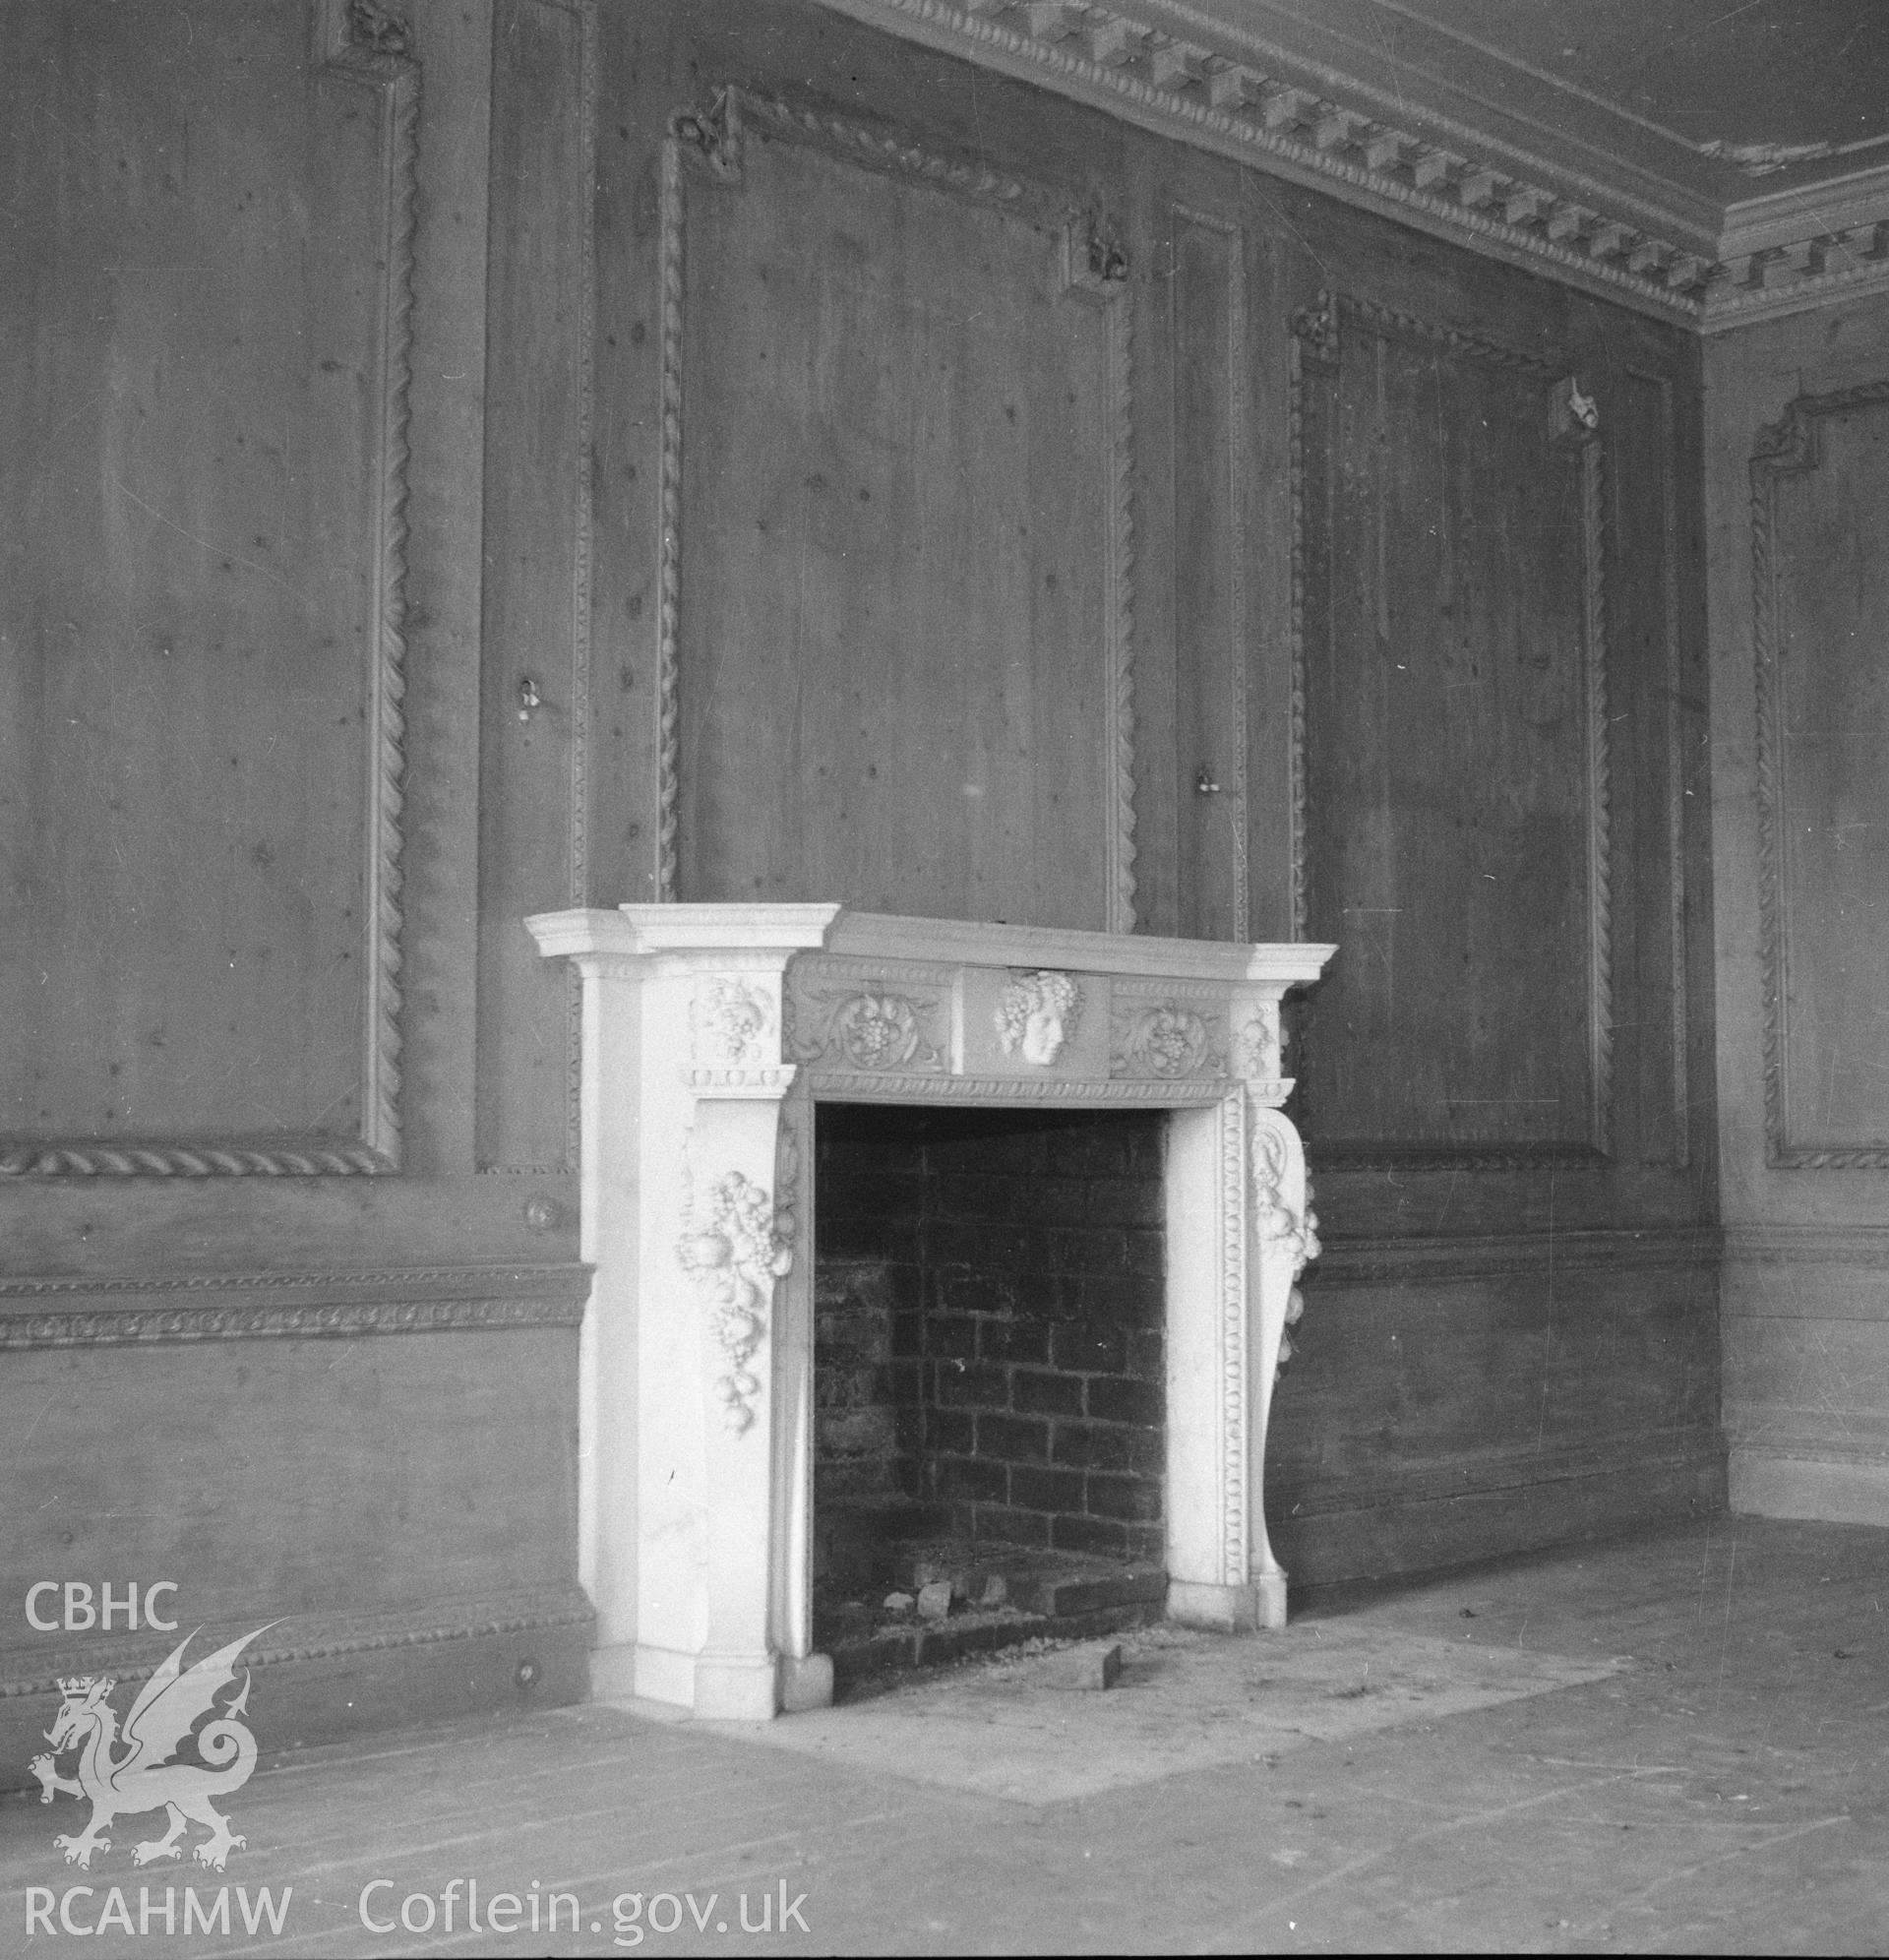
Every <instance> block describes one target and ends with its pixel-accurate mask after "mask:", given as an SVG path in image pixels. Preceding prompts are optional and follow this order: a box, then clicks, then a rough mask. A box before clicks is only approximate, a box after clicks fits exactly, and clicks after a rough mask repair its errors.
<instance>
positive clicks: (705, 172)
mask: <svg viewBox="0 0 1889 1960" xmlns="http://www.w3.org/2000/svg"><path fill="white" fill-rule="evenodd" d="M751 131H752V132H753V133H755V134H756V135H759V136H762V137H763V138H768V139H772V140H775V141H782V142H792V143H799V144H803V145H805V146H807V147H809V148H811V149H815V150H819V151H821V152H823V153H824V154H826V155H829V156H834V157H837V158H839V159H840V160H842V161H844V162H847V163H851V164H853V165H855V166H856V167H858V168H860V169H865V170H871V171H873V172H875V173H877V174H879V175H884V176H891V177H895V178H899V179H902V180H905V181H909V182H914V183H921V184H924V185H926V186H928V187H930V188H931V189H934V190H939V191H944V192H946V193H948V194H950V195H952V196H955V197H960V198H964V199H966V200H968V201H970V202H972V203H975V204H981V205H984V206H986V207H988V208H990V209H993V210H997V211H1001V212H1007V213H1014V214H1018V215H1019V216H1022V217H1024V218H1025V219H1026V220H1027V221H1030V222H1032V223H1037V224H1041V225H1043V226H1045V227H1046V228H1060V229H1061V232H1062V237H1063V269H1064V286H1065V290H1066V292H1067V293H1068V294H1069V295H1070V296H1071V297H1072V298H1077V299H1086V300H1089V301H1092V302H1094V303H1096V304H1099V305H1100V306H1102V308H1103V309H1104V317H1105V321H1106V327H1105V332H1106V336H1107V338H1106V348H1105V356H1104V358H1105V366H1106V372H1107V377H1108V379H1107V395H1108V400H1107V403H1106V404H1105V405H1106V410H1107V419H1108V424H1109V436H1108V447H1109V458H1108V481H1109V520H1108V528H1107V532H1106V534H1105V538H1104V554H1103V555H1104V572H1103V586H1104V592H1103V603H1104V613H1105V619H1106V627H1105V632H1104V641H1105V658H1106V663H1107V672H1106V674H1105V676H1104V685H1103V690H1102V700H1103V704H1104V706H1103V714H1104V728H1103V752H1104V754H1105V756H1106V757H1107V758H1108V775H1109V791H1108V793H1109V799H1110V816H1109V823H1108V827H1107V830H1106V833H1105V836H1104V838H1103V840H1102V842H1103V847H1104V850H1105V853H1106V855H1105V872H1104V883H1105V889H1104V920H1105V929H1106V930H1107V931H1109V932H1112V933H1127V932H1132V931H1133V930H1134V923H1135V909H1134V901H1135V876H1134V860H1135V849H1136V845H1135V835H1134V831H1135V804H1134V553H1135V535H1134V520H1135V513H1134V440H1133V420H1134V417H1133V411H1134V354H1133V319H1134V310H1133V304H1132V300H1131V296H1130V268H1129V264H1128V259H1127V251H1126V249H1125V248H1124V246H1123V244H1122V242H1121V233H1120V230H1119V228H1118V226H1117V224H1116V222H1115V221H1114V219H1113V218H1112V217H1111V216H1110V215H1109V214H1107V213H1106V212H1105V211H1102V210H1100V209H1097V208H1095V207H1093V206H1090V207H1078V206H1077V205H1076V204H1075V203H1074V202H1073V201H1072V200H1071V199H1070V197H1069V196H1068V195H1067V194H1066V193H1062V192H1058V191H1056V190H1053V189H1051V188H1049V187H1048V186H1045V185H1041V184H1036V183H1031V182H1028V181H1026V180H1024V179H1022V178H1019V177H1013V176H1009V175H1006V174H1005V173H1003V172H1001V171H996V170H992V169H989V168H987V167H985V166H982V165H978V164H973V163H967V162H964V161H962V160H959V159H957V158H953V157H948V156H945V155H943V154H941V153H936V152H933V151H929V150H926V149H923V148H922V147H920V146H918V145H917V144H914V143H911V142H908V141H906V140H904V139H902V138H900V137H899V136H897V135H893V134H887V133H886V132H885V131H884V130H883V129H881V128H877V127H872V126H869V125H867V124H864V123H856V122H851V121H848V120H847V119H846V118H844V117H841V116H834V115H830V114H828V113H826V112H825V111H824V110H823V109H818V108H815V107H812V106H809V105H806V104H803V103H797V102H793V101H790V100H787V99H785V98H783V97H777V96H776V97H767V96H762V95H760V94H756V93H751V92H747V91H745V90H742V89H739V88H738V87H737V86H736V85H734V84H733V83H730V84H727V85H726V86H724V87H722V88H720V89H718V90H716V91H714V92H713V93H712V94H711V95H710V96H709V98H708V100H707V102H706V105H705V106H700V105H698V104H695V103H685V104H683V105H682V106H680V107H678V108H676V109H675V110H673V111H672V112H671V114H670V117H669V122H668V127H667V130H666V132H665V135H664V138H663V142H662V148H661V160H660V165H659V173H658V174H659V185H660V188H659V194H658V206H659V212H658V228H659V231H660V244H659V247H658V259H659V267H660V271H659V287H660V303H661V315H662V332H661V346H660V351H659V363H660V371H661V372H660V401H661V409H660V420H661V429H660V440H659V460H658V468H657V508H658V528H659V536H658V543H657V590H658V604H657V615H656V672H657V680H656V706H655V715H656V754H657V791H656V801H657V837H658V844H657V868H656V898H657V900H658V902H662V903H671V902H675V901H676V900H677V898H678V883H679V877H680V871H681V860H682V838H681V805H682V673H681V631H682V604H683V547H684V540H683V534H682V488H683V471H684V468H685V466H686V463H685V459H686V435H685V400H684V394H685V389H684V374H683V369H684V363H685V358H686V339H687V320H686V307H687V283H688V203H689V199H688V184H689V182H690V180H691V179H692V178H693V179H694V180H695V181H696V182H698V183H700V184H702V185H704V186H708V187H718V188H722V189H729V188H735V187H739V185H740V184H741V181H742V176H743V171H744V168H745V153H746V148H747V143H748V140H749V135H750V132H751ZM577 902H579V903H580V902H581V900H578V901H577Z"/></svg>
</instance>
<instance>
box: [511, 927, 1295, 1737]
mask: <svg viewBox="0 0 1889 1960" xmlns="http://www.w3.org/2000/svg"><path fill="white" fill-rule="evenodd" d="M527 923H528V925H529V927H530V930H531V932H532V934H533V936H534V937H535V938H536V940H537V943H538V947H539V949H540V950H541V951H542V952H543V953H544V954H546V955H547V956H549V957H565V958H569V959H572V960H574V961H575V962H576V964H577V966H578V968H579V972H580V973H581V975H582V979H583V1081H582V1124H583V1131H582V1146H583V1173H582V1208H583V1217H582V1248H583V1256H584V1258H585V1259H586V1260H588V1261H590V1262H591V1263H592V1264H594V1266H595V1268H596V1281H595V1286H594V1290H593V1292H592V1295H591V1300H590V1306H589V1311H588V1313H587V1314H586V1316H585V1318H584V1325H583V1334H582V1346H581V1362H580V1370H581V1383H580V1419H579V1420H580V1439H579V1540H580V1563H581V1576H582V1580H583V1584H584V1586H585V1588H586V1590H587V1591H588V1592H589V1594H590V1597H591V1600H592V1601H593V1602H594V1604H595V1606H596V1611H597V1652H596V1654H595V1655H594V1657H593V1671H592V1680H593V1686H594V1688H595V1690H596V1692H597V1693H598V1694H600V1695H604V1696H608V1695H611V1694H623V1693H636V1694H640V1695H646V1696H650V1697H653V1698H655V1699H657V1700H661V1701H668V1702H674V1703H679V1704H681V1705H682V1706H685V1707H688V1708H692V1709H693V1710H694V1711H695V1712H696V1713H697V1714H699V1715H704V1716H724V1717H736V1718H765V1717H769V1716H772V1715H774V1714H776V1713H778V1712H779V1711H781V1710H782V1709H789V1710H791V1709H796V1708H803V1707H811V1706H817V1705H819V1704H821V1703H823V1702H824V1701H826V1700H828V1699H830V1697H831V1691H832V1671H831V1667H830V1664H829V1663H828V1662H827V1661H826V1659H825V1658H824V1657H823V1656H822V1655H820V1654H817V1653H815V1652H814V1651H813V1599H812V1528H811V1527H812V1517H811V1512H812V1504H813V1452H814V1431H813V1422H814V1409H813V1400H814V1397H813V1376H814V1331H813V1256H812V1255H813V1234H814V1230H815V1222H814V1173H813V1162H814V1153H813V1143H814V1136H813V1116H814V1106H815V1104H816V1103H819V1102H849V1103H862V1102H876V1103H902V1104H919V1105H926V1104H933V1105H936V1104H955V1105H958V1106H965V1105H977V1106H982V1107H986V1108H1014V1109H1030V1108H1037V1109H1155V1110H1165V1111H1167V1112H1169V1118H1168V1122H1169V1131H1168V1145H1167V1162H1166V1225H1167V1249H1168V1250H1167V1276H1166V1286H1167V1424H1166V1429H1167V1520H1168V1521H1167V1526H1166V1531H1167V1569H1168V1575H1169V1591H1168V1612H1169V1615H1170V1617H1171V1618H1174V1619H1177V1620H1182V1621H1188V1622H1191V1623H1196V1624H1200V1625H1206V1626H1218V1627H1230V1628H1231V1627H1254V1626H1279V1625H1282V1624H1283V1623H1284V1621H1285V1610H1286V1591H1285V1578H1286V1575H1285V1573H1284V1572H1283V1571H1281V1570H1280V1568H1279V1566H1278V1564H1277V1562H1275V1561H1274V1559H1273V1557H1272V1551H1271V1547H1270V1546H1269V1544H1268V1543H1267V1539H1266V1527H1265V1520H1264V1516H1263V1514H1262V1510H1261V1489H1260V1480H1261V1466H1262V1463H1263V1460H1264V1452H1265V1439H1266V1416H1267V1410H1268V1406H1269V1404H1270V1400H1271V1395H1272V1385H1273V1378H1274V1375H1275V1373H1276V1370H1277V1365H1278V1360H1279V1354H1280V1343H1281V1339H1282V1336H1283V1334H1284V1332H1285V1328H1286V1324H1287V1321H1288V1319H1289V1318H1290V1317H1293V1316H1294V1315H1295V1314H1296V1311H1297V1309H1296V1300H1295V1289H1294V1282H1295V1280H1296V1279H1297V1278H1298V1275H1299V1272H1300V1270H1301V1268H1302V1267H1303V1266H1304V1264H1305V1262H1306V1260H1307V1259H1308V1258H1310V1257H1311V1256H1314V1255H1315V1253H1316V1251H1317V1241H1316V1239H1315V1237H1314V1236H1313V1235H1314V1227H1315V1220H1314V1219H1313V1217H1312V1215H1311V1212H1310V1208H1309V1206H1308V1202H1307V1183H1306V1168H1305V1156H1304V1152H1303V1151H1302V1149H1301V1147H1300V1142H1299V1137H1298V1135H1297V1133H1295V1131H1294V1130H1293V1128H1292V1125H1291V1124H1290V1123H1288V1122H1287V1121H1286V1119H1285V1117H1284V1116H1283V1115H1282V1114H1281V1113H1280V1109H1279V1105H1280V1104H1281V1103H1283V1102H1284V1100H1285V1098H1286V1094H1287V1092H1288V1091H1289V1090H1290V1088H1291V1086H1292V1084H1291V1082H1290V1081H1289V1080H1287V1079H1284V1078H1283V1077H1282V1076H1281V1073H1280V1034H1279V1002H1280V999H1281V997H1282V996H1283V995H1284V994H1285V993H1286V991H1287V990H1288V989H1289V988H1291V987H1294V986H1299V985H1303V984H1305V983H1307V982H1309V981H1311V980H1314V979H1315V978H1316V977H1317V975H1318V973H1319V971H1320V969H1321V968H1322V967H1323V965H1324V963H1325V960H1326V959H1327V958H1328V957H1329V955H1330V953H1331V951H1332V949H1331V948H1330V947H1325V946H1305V945H1279V946H1245V945H1227V944H1222V943H1217V942H1208V941H1199V940H1176V939H1154V938H1148V937H1144V936H1141V935H1138V934H1136V935H1132V936H1130V935H1121V934H1111V933H1092V932H1073V931H1067V932H1066V931H1060V930H1054V929H1044V928H1035V927H1018V926H987V925H969V924H961V923H958V922H955V921H951V920H943V919H908V918H893V917H886V916H880V915H875V914H869V913H860V912H850V911H845V910H842V909H841V908H840V907H839V906H837V905H744V904H655V905H626V906H624V907H623V908H622V909H621V910H620V911H615V912H609V911H571V912H552V913H546V914H542V915H540V916H539V917H537V918H534V919H531V920H529V921H528V922H527Z"/></svg>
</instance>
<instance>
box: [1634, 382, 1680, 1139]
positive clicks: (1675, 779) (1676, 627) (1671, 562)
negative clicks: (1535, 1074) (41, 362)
mask: <svg viewBox="0 0 1889 1960" xmlns="http://www.w3.org/2000/svg"><path fill="white" fill-rule="evenodd" d="M1625 373H1626V377H1627V379H1628V380H1629V381H1637V382H1639V383H1640V384H1641V385H1642V386H1644V387H1647V388H1651V389H1652V390H1653V391H1654V393H1655V395H1656V396H1657V397H1658V398H1659V403H1660V533H1661V547H1660V549H1661V556H1660V597H1661V600H1662V604H1663V608H1664V611H1663V618H1662V630H1663V631H1664V633H1665V636H1666V647H1665V657H1664V661H1663V666H1662V674H1661V679H1662V681H1663V683H1664V684H1665V687H1666V691H1667V696H1666V849H1667V906H1668V912H1667V934H1668V938H1667V953H1668V960H1669V965H1668V982H1669V986H1670V989H1671V1002H1672V1005H1671V1013H1672V1016H1673V1022H1672V1056H1671V1076H1670V1080H1669V1093H1670V1094H1671V1096H1672V1098H1673V1156H1672V1164H1673V1167H1674V1169H1675V1170H1684V1169H1685V1167H1686V1166H1687V1165H1688V1164H1690V1163H1691V1161H1692V1087H1691V1035H1692V1011H1691V1002H1690V995H1689V990H1688V988H1687V985H1686V970H1687V966H1688V964H1689V954H1690V939H1689V935H1688V932H1687V928H1686V920H1685V905H1686V876H1685V795H1686V790H1685V726H1684V720H1683V717H1682V716H1681V714H1680V711H1679V700H1680V695H1681V693H1682V691H1683V683H1684V672H1683V667H1684V647H1683V644H1682V641H1681V633H1680V614H1679V490H1678V462H1677V457H1676V451H1675V447H1674V446H1675V443H1676V438H1677V428H1676V416H1675V411H1674V405H1673V377H1672V376H1671V375H1668V374H1659V373H1656V372H1654V371H1652V370H1650V369H1646V368H1637V367H1628V368H1627V369H1626V370H1625Z"/></svg>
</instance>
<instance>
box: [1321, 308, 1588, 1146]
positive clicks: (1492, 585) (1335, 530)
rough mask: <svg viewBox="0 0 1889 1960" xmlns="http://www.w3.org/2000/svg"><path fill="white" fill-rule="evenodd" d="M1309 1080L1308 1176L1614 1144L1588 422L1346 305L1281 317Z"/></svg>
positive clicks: (1536, 377)
mask: <svg viewBox="0 0 1889 1960" xmlns="http://www.w3.org/2000/svg"><path fill="white" fill-rule="evenodd" d="M1296 332H1297V335H1298V341H1299V345H1298V348H1297V351H1296V360H1297V367H1296V377H1297V378H1296V381H1295V389H1294V393H1295V403H1294V421H1295V438H1294V457H1295V471H1296V482H1295V488H1296V497H1295V504H1296V506H1297V509H1296V513H1295V534H1296V545H1297V549H1296V553H1295V557H1296V561H1297V565H1296V576H1295V606H1294V612H1295V622H1294V624H1295V633H1296V639H1297V653H1296V661H1295V666H1296V673H1295V680H1294V693H1295V710H1294V712H1295V722H1296V723H1302V724H1303V735H1302V739H1301V742H1299V743H1296V744H1295V748H1296V750H1297V751H1298V768H1299V770H1300V772H1301V775H1300V782H1299V785H1298V788H1297V791H1296V796H1295V802H1296V804H1297V807H1298V810H1299V812H1300V815H1299V834H1298V837H1297V839H1296V840H1295V851H1296V856H1297V862H1298V866H1299V869H1300V876H1301V881H1302V898H1301V903H1300V908H1299V911H1300V917H1301V918H1302V920H1303V921H1304V924H1305V930H1306V931H1307V932H1308V933H1309V935H1310V937H1313V938H1329V939H1333V940H1336V941H1337V942H1338V943H1339V944H1340V946H1341V947H1342V948H1343V949H1344V951H1343V952H1342V953H1341V954H1340V956H1339V957H1338V958H1337V959H1336V960H1335V961H1334V962H1333V966H1332V969H1331V971H1330V972H1329V973H1328V974H1327V976H1326V978H1325V980H1324V982H1323V984H1322V985H1321V986H1320V988H1319V990H1318V993H1317V997H1316V999H1315V1001H1314V1002H1313V1003H1312V1004H1311V1006H1310V1009H1309V1011H1308V1012H1307V1015H1306V1017H1305V1025H1306V1028H1307V1034H1306V1048H1305V1051H1304V1053H1303V1054H1302V1055H1301V1057H1300V1062H1299V1071H1298V1072H1299V1074H1300V1078H1301V1080H1302V1082H1303V1083H1304V1084H1305V1094H1306V1113H1307V1120H1308V1123H1309V1125H1310V1132H1311V1134H1312V1135H1313V1137H1314V1138H1315V1140H1316V1143H1317V1145H1318V1148H1319V1151H1320V1153H1321V1155H1322V1157H1323V1158H1324V1160H1325V1161H1327V1162H1334V1163H1336V1162H1377V1161H1387V1160H1398V1159H1407V1160H1410V1161H1413V1162H1416V1163H1419V1164H1437V1165H1441V1164H1446V1163H1458V1164H1466V1165H1467V1164H1475V1165H1493V1164H1498V1163H1503V1162H1517V1163H1526V1162H1529V1161H1534V1160H1536V1159H1539V1158H1541V1157H1544V1156H1550V1157H1552V1156H1555V1155H1573V1156H1580V1157H1587V1156H1592V1155H1594V1154H1596V1153H1603V1154H1604V1153H1606V1152H1607V1151H1608V1150H1609V1148H1610V1147H1611V1136H1612V1044H1613V1029H1612V1019H1613V1014H1612V949H1611V906H1612V900H1611V890H1610V867H1609V856H1610V839H1609V821H1610V820H1609V760H1608V717H1607V692H1606V690H1607V677H1606V645H1605V604H1604V601H1605V592H1604V589H1603V583H1602V577H1603V574H1602V567H1603V557H1602V551H1603V538H1602V529H1603V520H1602V494H1603V481H1602V473H1601V450H1600V441H1599V436H1598V432H1597V424H1598V411H1597V409H1596V407H1595V404H1594V402H1593V400H1592V399H1591V398H1589V397H1588V396H1587V395H1585V394H1584V393H1583V392H1582V390H1581V388H1580V386H1579V384H1578V381H1577V380H1576V378H1575V377H1574V376H1573V375H1571V374H1570V373H1569V371H1568V369H1567V367H1566V366H1565V365H1564V364H1562V363H1560V362H1557V361H1552V360H1545V359H1542V358H1539V357H1537V356H1535V355H1533V354H1529V353H1526V352H1523V351H1521V350H1519V349H1516V348H1513V347H1509V346H1505V345H1503V344H1501V343H1499V342H1496V341H1493V340H1489V339H1484V338H1481V337H1476V336H1472V335H1468V334H1463V333H1459V332H1456V331H1454V330H1452V329H1448V328H1445V327H1442V326H1439V325H1435V324H1432V323H1430V322H1427V321H1424V320H1421V319H1417V318H1414V317H1412V316H1410V315H1408V314H1403V313H1398V312H1394V311H1392V310H1390V309H1388V308H1384V307H1380V306H1376V305H1373V304H1370V303H1367V302H1363V301H1356V300H1351V299H1348V298H1337V299H1327V300H1325V301H1324V302H1323V303H1322V304H1321V306H1320V307H1319V308H1318V309H1316V310H1314V311H1312V312H1310V313H1309V314H1306V315H1303V316H1301V318H1300V319H1299V321H1298V322H1297V323H1296Z"/></svg>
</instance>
